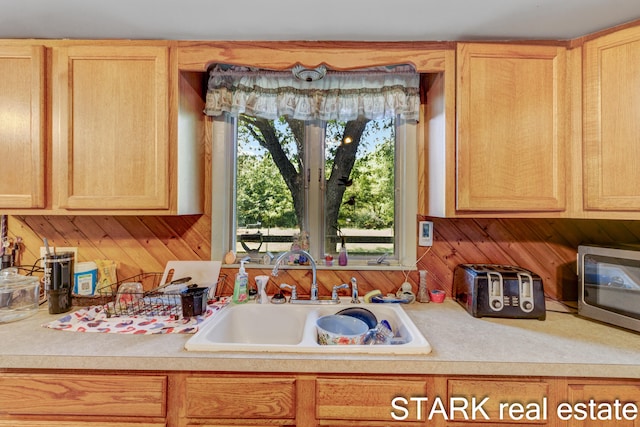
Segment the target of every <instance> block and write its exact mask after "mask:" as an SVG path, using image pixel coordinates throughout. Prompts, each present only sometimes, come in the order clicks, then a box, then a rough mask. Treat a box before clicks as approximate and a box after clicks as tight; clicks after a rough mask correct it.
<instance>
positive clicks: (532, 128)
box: [456, 43, 568, 213]
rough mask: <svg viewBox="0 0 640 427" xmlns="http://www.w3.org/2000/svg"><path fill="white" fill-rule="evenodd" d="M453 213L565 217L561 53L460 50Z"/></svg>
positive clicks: (505, 47)
mask: <svg viewBox="0 0 640 427" xmlns="http://www.w3.org/2000/svg"><path fill="white" fill-rule="evenodd" d="M456 55H457V56H456V115H457V142H456V185H457V186H456V191H457V193H456V194H457V198H456V209H457V210H458V211H461V212H490V211H493V212H520V213H525V212H562V211H564V210H566V194H565V187H566V185H567V182H566V176H565V171H566V170H567V167H566V164H565V157H566V156H567V147H568V145H567V144H568V138H567V134H566V123H567V105H568V104H567V100H566V95H565V91H566V49H565V48H564V47H557V46H532V45H513V44H491V43H486V44H485V43H459V44H458V46H457V52H456Z"/></svg>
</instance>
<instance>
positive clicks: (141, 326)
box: [42, 297, 230, 335]
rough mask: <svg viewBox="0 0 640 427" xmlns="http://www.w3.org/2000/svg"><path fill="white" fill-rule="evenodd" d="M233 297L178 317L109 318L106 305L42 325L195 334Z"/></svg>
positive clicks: (84, 330) (68, 329)
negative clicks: (200, 310)
mask: <svg viewBox="0 0 640 427" xmlns="http://www.w3.org/2000/svg"><path fill="white" fill-rule="evenodd" d="M229 302H230V298H229V297H223V298H221V299H220V301H216V302H213V303H209V305H208V306H207V311H206V313H204V314H202V315H200V316H194V317H185V318H178V319H176V317H175V316H118V317H108V316H107V310H106V309H105V307H104V306H91V307H85V308H82V309H80V310H77V311H74V312H73V313H69V314H66V315H64V316H63V317H61V318H59V319H57V320H54V321H52V322H49V323H45V324H43V325H42V326H43V327H45V328H51V329H59V330H61V331H73V332H103V333H104V332H106V333H118V334H141V335H148V334H194V333H196V332H197V331H198V327H199V325H200V324H201V323H202V322H203V321H204V320H205V319H207V318H209V317H211V316H213V315H214V314H215V313H216V312H217V311H219V310H220V309H222V308H223V307H225V306H226V305H227V304H229Z"/></svg>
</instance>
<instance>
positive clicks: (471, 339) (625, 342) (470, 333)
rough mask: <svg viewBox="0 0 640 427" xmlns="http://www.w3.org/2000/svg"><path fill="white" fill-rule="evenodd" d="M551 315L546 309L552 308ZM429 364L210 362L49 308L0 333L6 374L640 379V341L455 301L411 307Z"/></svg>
mask: <svg viewBox="0 0 640 427" xmlns="http://www.w3.org/2000/svg"><path fill="white" fill-rule="evenodd" d="M549 306H550V305H548V308H549ZM403 308H405V309H406V311H407V313H408V314H409V316H410V317H411V319H412V320H413V321H414V322H415V323H416V325H417V326H418V328H419V329H420V330H421V331H422V333H423V335H424V336H425V337H426V338H427V340H428V341H429V343H430V344H431V347H432V349H433V350H432V352H431V353H430V354H428V355H421V356H412V355H375V354H372V355H332V354H330V355H327V354H309V353H306V354H291V353H289V354H287V353H268V354H267V353H209V352H189V351H186V350H184V344H185V342H186V341H187V340H188V339H189V338H190V337H191V336H192V335H189V334H166V335H125V334H114V333H82V332H68V331H60V330H53V329H49V328H44V327H42V326H41V325H42V324H43V323H46V322H49V321H51V320H55V319H56V318H58V317H60V316H61V315H49V314H48V312H47V308H46V306H42V307H41V309H40V311H39V312H38V314H36V315H35V316H32V317H30V318H27V319H23V320H20V321H18V322H13V323H6V324H0V343H1V345H0V369H13V368H15V369H44V368H46V369H109V370H162V371H184V370H188V371H190V370H197V371H257V372H309V373H378V374H396V373H397V374H445V375H507V376H515V375H532V376H581V377H604V378H640V334H637V333H634V332H631V331H627V330H623V329H619V328H615V327H611V326H607V325H604V324H601V323H597V322H593V321H589V320H585V319H582V318H580V317H578V316H576V315H575V314H569V313H558V312H554V311H548V313H547V318H546V320H545V321H539V320H532V319H491V318H480V319H477V318H473V317H472V316H471V315H469V314H468V313H467V312H466V311H465V310H463V309H462V308H461V307H460V306H459V305H458V304H457V303H456V302H455V301H452V300H446V301H445V302H444V303H443V304H436V303H428V304H418V303H415V304H410V305H406V306H403Z"/></svg>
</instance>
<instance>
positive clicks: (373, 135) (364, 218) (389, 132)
mask: <svg viewBox="0 0 640 427" xmlns="http://www.w3.org/2000/svg"><path fill="white" fill-rule="evenodd" d="M271 125H272V126H273V128H274V130H275V132H276V134H278V139H279V140H280V141H281V143H282V144H283V146H284V147H285V151H286V153H287V157H288V158H289V159H290V160H291V161H292V163H293V164H302V161H301V159H297V157H296V156H297V150H296V144H295V138H294V137H293V134H292V132H291V130H290V128H289V127H288V125H287V123H286V122H285V121H284V120H283V119H282V118H281V119H280V120H276V121H273V122H271ZM343 132H344V123H340V122H336V121H330V122H328V123H327V127H326V149H325V157H326V169H325V170H326V171H327V176H329V175H330V172H331V169H332V167H333V161H334V157H335V152H336V149H337V146H338V144H340V143H341V141H342V139H343V138H344V135H343ZM393 132H394V128H393V122H392V121H391V120H389V121H385V122H374V121H371V122H369V124H368V127H367V128H366V130H365V133H364V134H363V137H362V139H361V140H360V146H359V148H358V153H359V154H358V156H357V158H356V162H355V164H354V167H353V169H352V171H351V176H350V177H349V178H350V179H351V180H352V185H350V186H348V187H347V188H346V191H345V194H344V196H343V204H342V206H341V209H340V217H339V224H340V225H341V226H342V227H344V226H348V227H356V228H361V229H382V228H389V227H393V223H394V194H395V191H394V189H395V180H394V170H395V167H394V163H395V160H394V157H395V147H394V146H395V144H394V135H393ZM238 134H239V138H238V140H239V144H240V145H239V147H238V148H239V150H238V153H239V154H238V170H237V191H238V192H237V196H236V203H237V212H238V225H239V226H241V227H242V226H246V225H247V224H255V223H257V222H261V223H262V226H263V227H282V228H294V227H297V226H298V224H297V220H296V215H295V209H294V207H293V200H292V196H291V193H290V191H289V189H288V188H287V186H286V184H285V182H284V180H283V179H282V176H281V175H280V173H279V171H278V168H277V167H276V165H275V164H274V162H273V160H272V158H271V155H270V154H269V152H268V151H267V150H265V149H264V148H262V147H261V146H260V141H261V138H262V134H261V133H260V131H259V130H258V129H257V127H256V126H255V124H253V123H252V121H251V118H246V119H244V120H242V121H241V122H240V126H239V127H238ZM349 200H351V201H353V203H351V202H349V203H345V201H349Z"/></svg>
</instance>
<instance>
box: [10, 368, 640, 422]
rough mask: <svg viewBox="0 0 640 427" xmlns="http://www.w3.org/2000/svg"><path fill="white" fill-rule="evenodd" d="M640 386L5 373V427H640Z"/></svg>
mask: <svg viewBox="0 0 640 427" xmlns="http://www.w3.org/2000/svg"><path fill="white" fill-rule="evenodd" d="M639 407H640V379H593V378H564V377H492V376H491V377H490V376H477V377H474V376H445V375H346V374H335V375H326V374H297V373H270V374H268V373H252V372H245V373H215V372H161V373H156V372H137V371H136V372H100V371H84V372H76V371H73V372H70V371H55V370H45V371H30V372H22V371H14V370H0V427H10V426H11V427H49V426H52V427H214V426H216V427H222V426H227V427H232V426H233V427H266V426H271V427H273V426H297V427H320V426H329V427H346V426H368V427H382V426H398V425H402V426H425V425H428V426H435V427H440V426H442V427H445V426H446V427H451V426H453V427H473V426H475V425H479V426H512V425H523V426H531V427H539V426H549V427H565V426H566V427H573V426H576V427H577V426H580V427H582V426H586V427H590V426H594V427H595V426H598V427H640V413H639V409H638V408H639Z"/></svg>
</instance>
